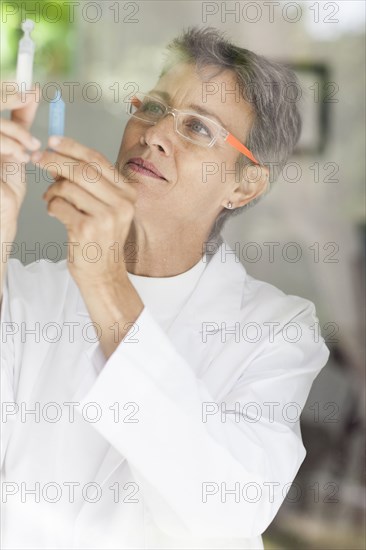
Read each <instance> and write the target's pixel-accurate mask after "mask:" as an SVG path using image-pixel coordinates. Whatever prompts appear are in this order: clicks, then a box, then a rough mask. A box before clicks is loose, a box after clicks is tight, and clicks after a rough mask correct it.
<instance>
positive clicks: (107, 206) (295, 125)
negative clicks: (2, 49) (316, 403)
mask: <svg viewBox="0 0 366 550" xmlns="http://www.w3.org/2000/svg"><path fill="white" fill-rule="evenodd" d="M284 89H286V94H284ZM289 90H293V94H294V96H293V97H292V96H291V92H290V93H289ZM297 90H298V83H297V80H296V78H295V75H294V73H293V72H292V71H291V70H289V69H288V68H285V67H283V66H281V65H278V64H276V63H273V62H271V61H269V60H267V59H265V58H264V57H261V56H259V55H257V54H255V53H253V52H251V51H249V50H246V49H243V48H240V47H238V46H235V45H233V44H231V43H230V42H228V41H227V40H226V39H225V38H224V37H223V36H222V35H221V34H220V33H219V32H218V31H217V30H215V29H212V28H205V29H198V28H192V29H188V30H187V31H186V32H184V33H183V34H182V35H181V36H179V37H178V38H176V39H175V40H174V41H173V42H172V43H171V44H170V46H169V48H168V55H167V58H166V60H165V64H164V67H163V70H162V73H161V75H160V77H159V79H158V82H157V83H156V85H155V86H154V88H153V89H151V90H147V91H141V90H135V91H134V92H133V94H130V96H129V97H128V113H129V115H130V119H129V121H128V123H127V125H126V128H125V130H124V133H123V137H122V142H121V146H120V150H119V154H118V159H117V161H116V163H115V166H111V163H110V162H109V161H108V160H107V159H106V158H105V157H104V156H103V155H102V154H100V153H99V152H97V151H94V150H91V149H89V148H88V147H85V146H84V145H81V144H80V143H77V142H76V141H75V140H73V139H71V138H69V137H64V138H61V137H60V136H53V137H52V138H51V139H50V141H49V145H50V147H51V148H52V149H51V150H46V151H41V150H40V145H39V144H37V143H33V142H32V137H31V134H30V133H29V127H30V125H31V122H32V120H33V118H34V116H35V112H36V102H35V100H34V99H29V100H27V102H26V103H23V104H22V103H21V102H20V99H19V96H16V95H14V97H13V98H12V99H11V101H10V102H9V101H8V103H7V105H6V106H7V107H9V106H10V107H11V109H12V118H11V120H10V121H8V122H6V123H5V124H3V127H2V135H1V139H2V141H1V163H2V167H4V166H5V165H6V163H7V162H9V161H11V162H12V163H13V165H15V166H17V167H18V171H17V172H15V173H12V174H11V175H8V176H6V174H7V172H6V171H2V173H3V174H5V175H3V181H2V183H1V185H2V196H3V204H2V211H3V212H4V217H3V218H4V220H5V221H4V225H3V220H2V229H3V238H4V242H5V243H11V242H13V241H14V238H15V234H16V225H17V218H18V213H19V208H20V206H21V203H22V200H23V198H24V193H25V181H24V178H23V177H22V174H24V163H25V162H27V161H28V160H29V158H30V154H29V153H28V152H27V151H33V152H32V154H31V159H32V161H33V162H34V163H36V164H39V165H40V166H41V167H45V166H46V165H47V166H48V169H49V171H50V172H51V173H53V175H54V176H55V181H54V183H52V185H50V187H49V188H48V190H47V191H46V193H45V194H44V199H45V200H46V202H47V211H48V213H49V214H50V215H51V216H54V217H56V218H57V219H58V220H59V221H61V222H62V223H63V224H64V225H65V226H66V228H67V231H68V241H69V245H70V247H69V248H70V250H69V254H68V258H67V259H66V260H63V261H61V262H58V263H50V262H48V261H46V260H41V261H40V262H34V263H33V264H31V265H28V266H26V267H25V266H23V265H22V264H21V263H20V262H19V261H18V260H16V259H11V260H9V261H6V258H5V259H4V258H3V263H2V266H3V276H4V286H3V300H2V320H3V326H4V327H5V328H4V335H3V340H2V342H3V345H2V365H1V369H2V376H3V384H2V388H3V391H4V402H5V403H6V406H5V408H4V430H3V438H4V442H3V445H2V449H3V451H4V452H3V470H4V478H5V481H4V483H5V500H4V499H3V508H4V513H3V545H4V548H34V547H36V548H44V549H45V548H47V549H48V548H55V547H57V548H98V549H102V548H103V549H107V548H108V549H112V548H119V549H122V548H125V549H127V548H129V549H130V548H207V549H212V548H222V549H224V548H225V549H228V548H243V549H244V548H246V549H248V548H263V544H262V538H261V534H262V533H263V532H264V531H265V530H266V528H267V527H268V525H269V524H270V523H271V521H272V520H273V518H274V516H275V514H276V513H277V511H278V509H279V507H280V505H281V503H282V502H283V500H284V499H285V497H286V493H287V491H288V490H289V487H290V485H291V482H292V481H293V479H294V477H295V475H296V473H297V471H298V469H299V467H300V465H301V463H302V461H303V459H304V457H305V454H306V451H305V449H304V446H303V444H302V439H301V433H300V423H299V416H300V413H301V410H302V408H303V407H304V404H305V401H306V399H307V396H308V394H309V391H310V388H311V385H312V383H313V380H314V378H315V377H316V376H317V374H318V373H319V371H320V370H321V369H322V367H323V366H324V365H325V364H326V362H327V359H328V355H329V351H328V349H327V347H326V345H325V343H324V340H323V339H322V338H321V337H320V338H314V331H313V330H312V327H313V325H314V323H316V322H317V318H316V313H315V308H314V305H313V304H312V303H311V302H309V301H308V300H305V299H303V298H300V297H297V296H287V295H286V294H284V293H283V292H282V291H281V290H279V289H278V288H276V287H274V286H272V285H270V284H268V283H265V282H263V281H259V280H256V279H254V278H253V277H251V276H250V275H249V274H247V272H246V270H245V269H244V267H243V266H242V265H241V264H240V262H239V260H238V258H236V256H235V254H234V251H233V250H232V249H231V248H230V247H229V246H228V244H227V243H226V242H225V241H224V239H223V238H222V236H221V234H220V230H221V228H222V226H223V224H224V223H225V221H226V220H227V219H228V218H229V217H230V216H232V215H234V214H237V213H239V212H240V211H241V210H242V209H243V208H246V207H249V206H252V205H253V204H255V203H256V202H257V201H258V200H259V199H260V198H261V197H263V196H264V195H265V194H266V193H268V191H269V190H270V188H271V186H272V185H273V183H274V182H275V180H276V178H277V177H278V174H279V172H280V171H281V169H282V167H283V166H284V164H285V163H286V160H287V158H288V156H289V155H290V154H291V152H292V150H293V148H294V145H295V144H296V142H297V140H298V138H299V134H300V127H301V123H300V116H299V112H298V108H297V103H296V101H295V100H294V99H295V94H296V93H297ZM4 122H5V121H4ZM70 166H73V170H72V171H70ZM93 170H94V176H95V177H96V176H98V175H99V178H98V179H97V183H93V184H92V183H91V180H92V177H91V176H90V172H92V174H93ZM86 174H89V175H88V176H87V175H86ZM93 181H96V180H93ZM5 248H6V246H5ZM22 327H24V330H23V329H22ZM31 329H32V330H33V333H32V334H31V335H30V334H29V332H30V331H31ZM90 329H91V330H90ZM37 331H38V332H37ZM29 411H33V412H31V413H29ZM32 491H33V492H32ZM30 495H33V496H30ZM19 525H21V529H20V528H19Z"/></svg>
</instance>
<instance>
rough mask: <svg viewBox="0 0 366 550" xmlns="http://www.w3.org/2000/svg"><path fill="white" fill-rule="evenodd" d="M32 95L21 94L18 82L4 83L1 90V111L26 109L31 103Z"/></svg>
mask: <svg viewBox="0 0 366 550" xmlns="http://www.w3.org/2000/svg"><path fill="white" fill-rule="evenodd" d="M30 99H31V95H30V94H25V93H23V94H22V93H21V92H20V87H19V85H18V84H17V83H16V82H10V81H8V82H2V83H1V88H0V111H7V110H9V111H10V110H12V109H16V108H18V107H24V105H25V103H27V102H28V101H30Z"/></svg>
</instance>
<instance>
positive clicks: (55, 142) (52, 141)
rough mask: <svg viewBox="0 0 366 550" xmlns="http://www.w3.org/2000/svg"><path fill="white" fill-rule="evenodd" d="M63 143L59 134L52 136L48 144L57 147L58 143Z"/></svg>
mask: <svg viewBox="0 0 366 550" xmlns="http://www.w3.org/2000/svg"><path fill="white" fill-rule="evenodd" d="M60 143H61V138H60V137H58V136H52V137H50V139H49V140H48V144H49V145H50V146H51V147H57V145H60Z"/></svg>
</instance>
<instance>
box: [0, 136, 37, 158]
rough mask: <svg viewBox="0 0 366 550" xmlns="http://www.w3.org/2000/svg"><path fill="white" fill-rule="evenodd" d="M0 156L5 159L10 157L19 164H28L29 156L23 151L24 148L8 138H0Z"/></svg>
mask: <svg viewBox="0 0 366 550" xmlns="http://www.w3.org/2000/svg"><path fill="white" fill-rule="evenodd" d="M0 149H1V155H2V156H5V157H12V158H13V159H14V160H17V161H19V162H29V161H30V158H31V157H30V155H28V153H27V152H26V151H25V150H24V147H23V146H22V145H21V144H20V143H17V142H16V141H14V140H13V139H11V138H9V137H8V136H1V138H0Z"/></svg>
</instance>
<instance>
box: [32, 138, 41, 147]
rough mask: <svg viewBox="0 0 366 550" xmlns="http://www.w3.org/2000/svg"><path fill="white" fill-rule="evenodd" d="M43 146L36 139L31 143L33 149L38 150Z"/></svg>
mask: <svg viewBox="0 0 366 550" xmlns="http://www.w3.org/2000/svg"><path fill="white" fill-rule="evenodd" d="M41 145H42V144H41V142H40V141H39V139H37V138H35V137H32V141H31V146H32V148H34V149H38V147H40V146H41Z"/></svg>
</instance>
